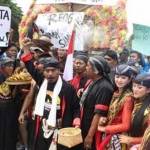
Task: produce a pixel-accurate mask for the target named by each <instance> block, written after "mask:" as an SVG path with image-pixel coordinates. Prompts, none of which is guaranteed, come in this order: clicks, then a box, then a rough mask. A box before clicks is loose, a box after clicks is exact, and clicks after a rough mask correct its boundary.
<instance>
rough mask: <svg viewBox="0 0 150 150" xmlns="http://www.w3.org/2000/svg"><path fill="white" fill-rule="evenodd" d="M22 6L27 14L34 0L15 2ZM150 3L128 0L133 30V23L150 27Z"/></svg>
mask: <svg viewBox="0 0 150 150" xmlns="http://www.w3.org/2000/svg"><path fill="white" fill-rule="evenodd" d="M13 1H14V2H16V3H17V4H18V6H20V7H21V8H22V10H23V12H24V14H25V13H26V12H27V10H28V8H29V6H30V4H31V2H32V0H13ZM149 10H150V1H149V0H128V1H127V14H128V24H129V28H130V30H132V23H137V24H143V25H148V26H150V14H149ZM131 32H132V31H131Z"/></svg>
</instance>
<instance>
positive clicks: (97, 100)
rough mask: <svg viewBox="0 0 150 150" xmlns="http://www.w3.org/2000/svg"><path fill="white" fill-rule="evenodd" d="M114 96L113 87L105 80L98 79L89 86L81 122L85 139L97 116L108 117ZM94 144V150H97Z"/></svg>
mask: <svg viewBox="0 0 150 150" xmlns="http://www.w3.org/2000/svg"><path fill="white" fill-rule="evenodd" d="M112 94H113V87H112V85H111V84H110V83H109V81H107V80H106V79H105V78H101V79H98V80H96V81H94V82H93V83H92V84H91V85H90V86H89V89H88V91H87V94H86V97H85V100H84V102H83V115H82V122H81V129H82V135H83V138H85V137H86V136H87V134H88V131H89V129H90V126H91V123H92V120H93V117H94V115H95V114H99V115H100V116H104V117H106V116H107V112H108V109H109V104H110V101H111V98H112ZM94 142H95V140H94ZM94 142H93V146H92V150H96V148H95V143H94Z"/></svg>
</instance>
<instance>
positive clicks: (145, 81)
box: [133, 73, 150, 88]
mask: <svg viewBox="0 0 150 150" xmlns="http://www.w3.org/2000/svg"><path fill="white" fill-rule="evenodd" d="M133 82H135V83H137V84H140V85H143V86H145V87H147V88H150V73H148V74H147V73H145V74H139V75H137V76H136V78H135V80H134V81H133Z"/></svg>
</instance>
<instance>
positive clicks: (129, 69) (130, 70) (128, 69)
mask: <svg viewBox="0 0 150 150" xmlns="http://www.w3.org/2000/svg"><path fill="white" fill-rule="evenodd" d="M115 73H116V74H118V75H125V76H128V77H135V76H136V75H137V73H138V70H137V69H136V68H135V67H133V66H129V65H127V64H121V65H118V66H117V67H116V70H115Z"/></svg>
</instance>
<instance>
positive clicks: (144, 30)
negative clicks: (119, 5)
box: [132, 24, 150, 56]
mask: <svg viewBox="0 0 150 150" xmlns="http://www.w3.org/2000/svg"><path fill="white" fill-rule="evenodd" d="M133 36H134V38H133V41H132V49H134V50H137V51H138V52H140V53H142V54H144V55H148V56H150V27H148V26H145V25H139V24H133Z"/></svg>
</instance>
